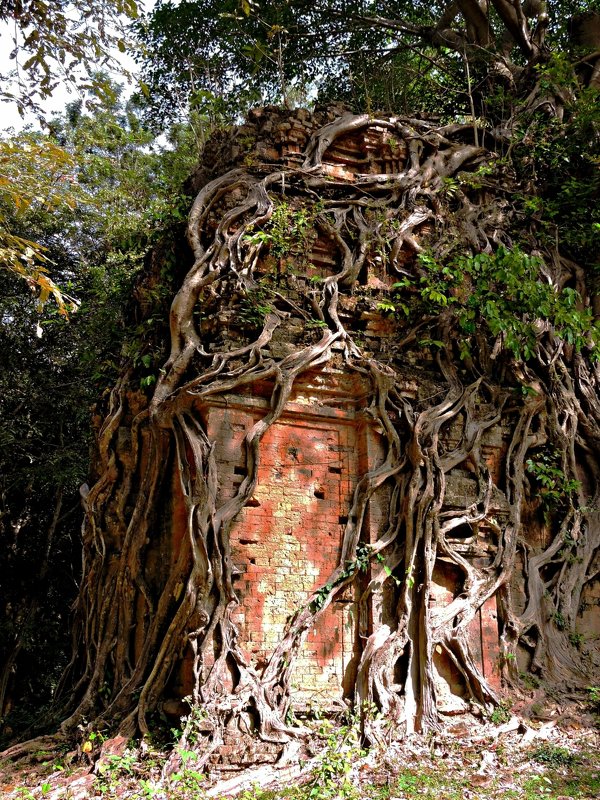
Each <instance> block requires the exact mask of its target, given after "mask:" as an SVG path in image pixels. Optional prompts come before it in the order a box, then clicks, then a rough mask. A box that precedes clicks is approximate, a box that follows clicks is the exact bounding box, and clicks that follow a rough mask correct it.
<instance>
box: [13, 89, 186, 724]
mask: <svg viewBox="0 0 600 800" xmlns="http://www.w3.org/2000/svg"><path fill="white" fill-rule="evenodd" d="M176 141H177V142H181V144H182V146H181V150H180V151H179V152H174V151H171V150H166V149H164V148H158V147H155V148H153V147H152V144H153V138H152V136H151V135H150V134H149V133H148V132H147V131H145V130H144V129H143V128H142V127H140V124H139V119H138V118H137V113H136V109H135V108H134V107H131V106H130V107H127V108H125V107H123V106H122V105H121V104H120V103H119V102H118V101H116V100H115V101H114V102H113V103H112V104H111V106H110V107H105V108H103V109H101V110H100V111H98V112H97V113H96V114H94V115H88V114H85V113H83V110H82V106H81V105H80V104H74V105H73V106H70V107H69V108H68V109H67V113H66V115H65V116H64V117H62V118H59V119H56V120H54V121H53V122H52V125H51V134H49V135H45V136H42V135H41V134H32V133H27V132H26V133H23V134H20V135H19V136H16V137H12V138H5V139H4V140H3V141H2V148H3V149H2V151H1V152H2V153H3V154H4V160H1V159H0V166H1V169H2V175H4V178H5V179H4V181H2V180H0V213H2V214H3V219H4V220H5V221H6V225H5V228H4V231H6V230H7V229H9V230H10V233H11V235H14V236H18V237H21V238H22V239H25V238H27V239H29V240H30V241H31V242H34V243H35V248H38V249H39V252H41V253H43V257H44V259H46V261H45V262H43V263H44V264H47V265H48V266H49V268H51V270H52V272H51V274H52V278H51V279H50V276H49V275H48V273H43V272H40V274H39V276H38V280H37V281H36V280H35V276H34V273H33V266H32V265H31V264H28V263H26V262H23V263H24V268H25V269H26V270H29V273H28V275H25V276H23V275H22V274H21V273H20V270H19V269H16V270H15V269H9V270H6V271H5V273H4V278H3V288H4V291H3V293H2V296H1V298H0V314H1V318H2V323H3V324H2V325H1V326H0V347H1V348H2V352H3V369H2V371H1V372H0V419H1V421H2V433H1V434H0V535H1V536H2V539H3V541H5V542H11V545H10V546H7V547H4V548H2V549H1V550H0V581H1V584H2V585H1V591H0V650H2V651H3V652H4V653H5V654H6V659H5V660H3V663H2V669H5V670H7V671H8V673H7V674H8V681H7V682H6V683H3V680H4V679H5V678H6V675H4V673H3V674H2V675H0V685H2V686H5V687H6V688H7V692H8V695H7V698H5V697H4V696H0V717H1V716H2V711H3V708H4V701H5V700H6V699H8V698H10V699H11V700H12V702H13V704H14V705H16V707H17V708H16V710H15V711H13V712H12V713H11V716H10V718H9V719H8V720H7V725H9V726H10V727H12V729H13V730H15V731H17V730H20V729H21V728H24V727H27V726H28V725H30V724H31V723H32V722H33V723H34V724H36V725H40V723H41V722H42V721H43V719H44V712H45V707H46V705H47V703H48V702H49V700H50V697H51V694H52V692H53V691H54V689H55V687H56V685H57V683H58V678H59V675H60V672H61V670H62V668H63V667H64V665H65V662H66V658H67V651H68V648H69V646H70V641H69V632H68V617H69V606H70V605H71V603H72V601H73V597H74V594H75V592H76V589H77V581H78V571H79V568H80V567H79V564H80V557H78V556H77V552H76V551H77V544H76V543H77V541H78V537H79V528H80V516H81V502H80V497H79V486H80V485H81V484H82V483H84V481H85V480H86V476H87V472H88V459H89V448H90V444H91V439H92V431H91V430H90V409H91V408H92V407H93V406H94V404H95V403H96V402H98V400H99V399H100V398H101V397H102V394H103V393H104V392H105V389H106V388H107V386H109V385H110V384H111V383H112V381H113V380H114V379H115V377H116V376H117V374H118V373H119V371H120V369H121V368H122V366H123V362H124V359H129V360H130V362H133V364H134V366H135V367H136V369H137V370H138V371H139V373H140V380H141V381H143V382H145V384H147V385H150V384H151V382H152V381H154V380H155V379H156V374H157V370H158V365H159V364H160V363H162V360H163V359H164V354H163V353H161V352H160V351H159V347H158V346H156V345H154V344H153V341H152V336H151V334H152V332H153V330H154V329H155V328H156V327H157V324H158V325H160V326H163V325H165V320H166V319H167V318H168V313H167V308H168V306H167V298H170V291H169V289H168V287H167V288H165V285H166V284H167V283H168V280H169V275H168V274H167V272H165V274H164V276H160V277H161V279H162V278H164V283H165V285H163V286H162V288H161V289H156V288H154V287H153V286H152V285H144V286H141V287H139V288H138V290H137V292H136V297H137V298H138V300H139V301H140V303H143V306H144V309H145V314H146V315H147V316H146V319H144V320H143V321H139V322H137V321H132V319H131V316H130V311H128V307H129V309H131V297H132V292H133V287H134V282H135V281H136V280H137V278H138V275H139V272H140V270H141V268H142V266H143V264H144V259H145V255H146V253H147V251H148V250H149V248H150V247H151V246H152V244H153V243H156V242H157V241H158V240H159V237H164V236H165V234H166V232H168V230H169V227H172V228H173V229H174V230H177V232H178V234H179V228H180V225H181V218H182V216H183V211H182V209H183V208H184V207H185V206H187V205H188V204H189V200H188V199H187V198H185V196H184V195H183V194H182V192H181V191H180V188H179V186H180V182H181V180H182V176H183V175H185V174H186V173H187V172H188V169H189V165H190V163H191V161H192V160H193V158H194V157H193V156H192V155H191V153H192V152H193V147H194V146H195V145H194V144H193V141H192V140H190V139H189V138H186V137H185V136H183V135H182V133H181V131H179V132H177V139H176ZM30 159H31V160H30ZM0 177H1V176H0ZM4 242H6V239H5V240H4ZM17 258H19V256H18V255H17ZM5 265H6V261H5ZM24 277H25V279H23V278H24ZM156 277H157V279H158V277H159V276H156ZM171 278H172V276H171ZM45 280H48V282H49V283H48V284H47V285H46V284H44V281H45ZM52 287H57V291H60V292H61V295H60V297H56V295H54V296H55V297H56V299H57V302H58V305H57V304H55V303H50V302H48V303H45V301H46V299H47V298H48V297H51V296H52V295H53V294H54V290H53V288H52ZM58 287H60V289H58ZM69 297H73V298H77V301H78V303H77V305H78V309H77V312H76V313H71V314H70V315H69V319H68V320H67V319H66V316H65V314H64V313H61V312H64V310H65V309H64V308H62V307H61V305H60V303H61V298H62V302H63V303H65V304H66V303H67V302H68V298H69ZM42 304H43V308H42V307H41V305H42ZM153 312H155V315H153ZM148 320H151V322H150V323H149V322H148ZM55 516H56V519H57V522H56V524H55V523H54V522H53V520H54V517H55ZM13 653H14V658H15V661H14V662H13V661H11V659H12V654H13ZM24 692H27V694H28V702H20V703H19V702H17V701H19V700H20V699H21V697H22V694H23V693H24Z"/></svg>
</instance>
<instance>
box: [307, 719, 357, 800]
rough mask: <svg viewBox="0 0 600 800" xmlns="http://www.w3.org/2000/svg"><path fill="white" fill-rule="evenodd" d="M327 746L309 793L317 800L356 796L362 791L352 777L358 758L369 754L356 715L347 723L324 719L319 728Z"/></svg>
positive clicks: (309, 785) (314, 774)
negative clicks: (365, 750) (351, 771)
mask: <svg viewBox="0 0 600 800" xmlns="http://www.w3.org/2000/svg"><path fill="white" fill-rule="evenodd" d="M319 734H320V736H321V737H322V738H323V740H324V741H323V750H322V752H321V753H320V754H319V756H318V762H317V765H316V766H315V767H314V769H313V777H312V780H311V781H310V783H309V784H308V786H307V790H308V791H307V794H306V796H307V797H308V798H309V800H310V799H314V800H331V799H332V798H335V797H340V798H343V799H344V800H353V798H357V797H359V794H358V792H357V790H356V788H355V787H354V785H353V783H352V781H351V780H350V770H351V769H352V766H353V764H354V762H355V761H356V760H357V759H359V758H361V757H362V756H364V755H365V752H364V751H363V750H362V748H361V747H360V726H359V721H358V719H357V718H356V717H352V718H351V719H350V720H349V723H348V724H347V725H343V726H341V727H338V726H334V725H333V724H332V723H331V722H329V721H328V720H323V722H322V723H321V725H320V728H319Z"/></svg>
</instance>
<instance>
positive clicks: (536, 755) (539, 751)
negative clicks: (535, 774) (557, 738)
mask: <svg viewBox="0 0 600 800" xmlns="http://www.w3.org/2000/svg"><path fill="white" fill-rule="evenodd" d="M531 758H532V759H533V760H534V761H537V762H538V763H540V764H548V765H550V766H552V767H560V766H565V767H570V766H572V765H573V764H575V763H577V757H576V756H574V755H573V753H571V751H570V750H568V749H567V748H566V747H559V746H558V745H555V744H550V742H544V743H543V744H540V745H539V746H538V747H536V748H535V750H534V751H533V752H532V753H531Z"/></svg>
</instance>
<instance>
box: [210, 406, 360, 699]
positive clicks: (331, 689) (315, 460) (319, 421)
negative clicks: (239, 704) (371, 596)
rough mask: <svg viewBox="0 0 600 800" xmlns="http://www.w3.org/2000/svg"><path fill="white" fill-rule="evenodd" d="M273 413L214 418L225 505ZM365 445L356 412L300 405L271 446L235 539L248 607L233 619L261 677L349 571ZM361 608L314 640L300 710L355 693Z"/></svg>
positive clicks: (344, 604) (297, 685)
mask: <svg viewBox="0 0 600 800" xmlns="http://www.w3.org/2000/svg"><path fill="white" fill-rule="evenodd" d="M244 403H245V405H244ZM264 413H265V409H264V408H263V404H262V403H260V402H257V401H256V400H254V402H253V403H252V402H251V400H250V399H249V398H246V399H243V398H239V400H238V401H237V403H236V401H235V400H234V401H231V399H230V401H229V402H228V405H227V407H225V408H223V407H219V406H214V407H211V408H209V409H208V414H207V419H208V434H209V437H210V438H211V440H213V441H214V442H215V443H216V451H215V452H216V456H217V459H218V462H219V466H220V474H222V475H224V476H226V477H225V479H224V482H223V485H222V486H221V489H220V491H221V498H220V499H221V500H225V499H226V498H228V497H231V496H232V495H233V493H234V492H235V491H236V490H237V488H238V486H239V485H240V483H241V482H242V480H243V479H244V477H245V474H246V470H245V451H244V437H245V436H246V434H247V433H248V432H249V431H250V430H251V428H252V426H253V425H254V424H255V423H256V422H257V421H258V419H260V418H261V417H262V416H263V415H264ZM358 435H359V432H358V429H357V426H356V424H355V420H354V415H353V413H352V412H344V411H339V410H335V411H334V410H332V409H315V408H314V407H311V406H309V405H303V404H299V403H293V404H290V406H289V408H288V410H287V411H286V413H285V414H284V415H283V417H282V418H281V419H280V420H279V421H278V422H277V423H275V424H274V425H272V426H271V427H270V428H269V430H268V431H267V433H266V434H265V436H264V438H263V440H262V442H261V448H260V453H261V456H260V458H261V460H260V464H259V469H258V485H257V487H256V490H255V492H254V495H253V497H252V498H251V500H250V501H249V503H248V504H247V506H246V507H245V508H244V509H243V511H242V512H241V514H240V515H239V516H238V518H237V519H236V521H235V523H234V525H233V527H232V529H231V533H230V541H231V551H232V561H233V564H234V567H235V572H236V573H237V578H236V580H235V582H234V588H235V590H236V593H237V596H238V598H239V600H240V605H239V607H238V609H237V611H236V612H235V614H234V617H233V619H234V622H235V623H236V624H237V626H238V629H239V633H240V636H239V644H240V646H241V648H242V650H243V651H244V652H245V654H246V656H247V658H248V661H249V663H253V664H254V665H255V666H256V667H258V668H261V667H263V666H264V665H265V664H266V662H267V660H268V658H269V656H270V654H271V653H272V652H273V650H274V649H275V647H276V646H277V643H278V642H279V640H280V639H281V637H282V634H283V632H284V628H285V625H286V622H287V620H288V619H289V617H290V616H291V615H292V614H293V613H294V612H295V611H297V610H298V609H299V608H301V607H302V606H303V605H304V604H305V603H306V602H307V598H308V597H309V596H310V594H311V593H312V592H313V591H314V590H315V589H316V588H318V587H319V586H321V585H323V584H325V583H326V582H327V580H328V578H329V576H330V575H331V574H332V572H333V571H334V570H335V568H336V567H337V565H338V563H339V560H340V548H341V541H342V535H343V530H344V526H345V524H346V522H347V514H348V509H349V507H350V503H351V499H352V493H353V490H354V485H355V483H354V482H355V480H356V476H357V475H358V474H359V468H358V456H359V447H358V441H357V439H358ZM355 605H356V603H355V598H354V597H353V596H352V594H347V595H346V596H344V597H343V598H342V599H341V600H339V601H338V602H335V603H333V604H332V605H331V606H330V607H329V608H327V609H326V610H325V611H324V612H323V613H322V615H321V616H320V618H319V619H318V621H317V623H316V624H315V626H314V627H313V628H312V629H311V631H310V632H309V635H308V637H307V640H306V642H305V643H304V646H303V648H302V650H301V651H300V654H299V657H298V660H297V666H296V675H295V677H294V678H293V680H292V684H293V686H294V699H295V700H296V701H301V702H310V701H312V700H315V701H316V700H319V699H320V700H322V699H323V697H325V698H328V699H331V698H332V697H341V696H342V695H343V688H344V685H350V684H351V683H352V678H353V677H354V674H353V670H354V669H355V667H356V658H357V655H358V650H357V647H358V642H357V636H356V628H357V614H356V608H355ZM349 673H352V674H349Z"/></svg>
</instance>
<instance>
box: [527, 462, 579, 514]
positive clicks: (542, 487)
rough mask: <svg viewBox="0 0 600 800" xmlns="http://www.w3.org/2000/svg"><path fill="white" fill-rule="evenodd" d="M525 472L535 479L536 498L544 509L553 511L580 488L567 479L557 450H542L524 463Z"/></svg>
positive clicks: (576, 482) (575, 481)
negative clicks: (537, 497)
mask: <svg viewBox="0 0 600 800" xmlns="http://www.w3.org/2000/svg"><path fill="white" fill-rule="evenodd" d="M525 465H526V468H527V472H528V473H529V474H530V475H531V476H533V477H534V478H535V482H536V484H537V486H538V487H539V488H538V496H539V498H540V500H541V502H542V505H543V506H544V508H546V509H554V508H557V507H558V506H560V505H563V504H564V503H565V502H568V501H569V500H570V499H571V497H572V496H573V495H574V494H575V493H576V492H577V491H578V489H579V488H580V483H579V481H577V480H574V479H569V478H568V477H567V475H565V473H564V470H563V466H562V456H561V454H560V452H559V451H558V450H554V449H548V448H546V449H543V450H539V451H537V452H536V453H535V456H534V457H532V458H528V459H527V461H526V462H525Z"/></svg>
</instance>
